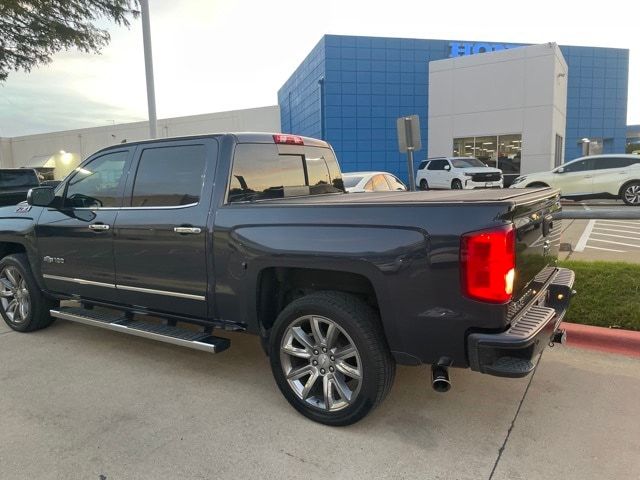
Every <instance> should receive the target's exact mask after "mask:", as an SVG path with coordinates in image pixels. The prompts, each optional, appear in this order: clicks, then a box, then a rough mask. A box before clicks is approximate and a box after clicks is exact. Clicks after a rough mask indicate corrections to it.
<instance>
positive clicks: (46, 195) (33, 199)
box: [27, 187, 56, 207]
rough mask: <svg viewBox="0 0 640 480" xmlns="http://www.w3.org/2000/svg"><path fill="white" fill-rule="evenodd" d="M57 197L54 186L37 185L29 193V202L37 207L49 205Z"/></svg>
mask: <svg viewBox="0 0 640 480" xmlns="http://www.w3.org/2000/svg"><path fill="white" fill-rule="evenodd" d="M55 197H56V195H55V189H54V188H53V187H35V188H32V189H30V190H29V192H28V193H27V203H28V204H29V205H33V206H36V207H48V206H49V205H51V203H52V202H53V199H54V198H55Z"/></svg>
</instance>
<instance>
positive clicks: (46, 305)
mask: <svg viewBox="0 0 640 480" xmlns="http://www.w3.org/2000/svg"><path fill="white" fill-rule="evenodd" d="M7 271H9V272H14V274H15V272H16V271H17V273H18V274H19V276H20V277H21V278H22V279H24V284H23V285H24V287H25V288H23V289H22V290H25V289H26V290H27V292H28V295H27V294H24V293H23V292H22V291H21V292H20V293H19V295H22V298H24V297H27V301H28V302H29V308H28V311H27V313H26V315H25V318H24V319H23V318H21V317H20V315H21V313H20V312H19V311H18V309H15V310H14V312H13V313H8V312H7V308H6V307H8V305H9V304H10V303H11V299H15V298H16V296H15V295H16V294H15V293H14V295H13V296H12V297H10V298H7V297H5V296H4V295H3V297H2V298H0V300H1V301H0V315H2V318H3V319H4V321H5V322H6V324H7V325H9V327H11V328H12V329H13V330H16V331H18V332H33V331H35V330H40V329H41V328H46V327H48V326H49V325H51V324H52V323H53V321H54V320H55V319H54V318H52V317H51V316H50V315H49V310H51V309H52V308H55V307H56V306H57V305H58V302H56V301H55V300H51V299H49V298H47V297H45V296H44V295H43V294H42V291H41V290H40V287H38V284H37V283H36V281H35V279H34V278H33V274H32V273H31V268H30V267H29V261H28V259H27V256H26V255H25V254H24V253H16V254H13V255H9V256H7V257H4V258H3V259H2V260H0V280H2V281H3V284H2V285H0V290H2V291H4V292H7V293H8V292H9V291H12V290H11V288H10V287H9V284H7V283H6V280H8V277H7V273H6V272H7ZM19 283H20V284H21V285H22V282H21V281H20V282H19ZM18 308H19V307H18ZM11 316H13V318H11Z"/></svg>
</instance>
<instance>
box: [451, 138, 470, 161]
mask: <svg viewBox="0 0 640 480" xmlns="http://www.w3.org/2000/svg"><path fill="white" fill-rule="evenodd" d="M473 142H474V138H473V137H467V138H456V139H454V140H453V156H454V157H473V156H474V150H473V147H474V143H473Z"/></svg>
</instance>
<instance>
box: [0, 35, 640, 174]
mask: <svg viewBox="0 0 640 480" xmlns="http://www.w3.org/2000/svg"><path fill="white" fill-rule="evenodd" d="M628 67H629V51H628V50H627V49H615V48H598V47H579V46H558V45H556V44H554V43H548V44H542V45H519V44H507V43H497V42H467V41H460V40H423V39H403V38H374V37H354V36H337V35H325V36H324V37H322V38H321V40H320V41H319V42H318V44H317V45H316V46H315V47H314V48H313V50H312V51H311V52H310V53H309V54H308V56H307V57H306V58H305V59H304V60H303V61H302V63H301V64H300V66H299V67H298V68H297V69H296V70H295V71H294V72H293V73H292V74H291V76H290V78H289V79H288V80H287V81H286V82H285V84H284V85H283V86H282V87H281V88H280V90H279V91H278V105H272V106H267V107H258V108H250V109H245V110H236V111H229V112H217V113H208V114H204V115H194V116H189V117H180V118H171V119H164V120H160V121H159V122H158V136H160V137H170V136H178V135H194V134H203V133H211V132H220V131H282V132H287V133H294V134H300V135H307V136H311V137H317V138H322V139H325V140H327V141H329V142H330V143H331V144H332V145H333V147H334V149H335V150H336V153H337V156H338V159H339V161H340V164H341V166H342V169H343V171H346V172H350V171H363V170H384V171H389V172H391V173H394V174H396V175H398V176H399V177H400V178H402V179H404V180H406V179H407V173H406V172H407V166H406V156H405V155H404V154H401V153H399V152H398V141H397V133H396V121H397V119H398V117H401V116H405V115H413V114H417V115H418V116H419V118H420V123H421V136H422V148H421V150H420V151H419V152H417V153H416V155H415V162H416V165H417V164H418V163H419V162H420V161H421V160H423V159H424V158H426V157H433V156H443V155H460V156H462V155H464V156H468V155H473V156H476V157H478V158H480V159H481V160H483V161H484V162H485V163H487V164H488V165H495V166H497V167H499V168H501V169H502V170H503V172H504V173H505V179H506V180H508V177H511V178H514V177H515V176H517V175H518V174H526V173H531V172H535V171H542V170H549V169H551V168H553V167H554V166H555V165H558V164H560V163H562V162H564V161H568V160H572V159H574V158H576V157H579V156H581V155H584V154H597V153H623V152H625V150H626V151H628V152H630V153H631V152H634V153H635V152H640V127H639V126H637V125H634V126H629V127H627V125H626V117H627V90H628V69H629V68H628ZM148 131H149V129H148V122H136V123H129V124H118V125H108V126H103V127H95V128H85V129H79V130H72V131H63V132H51V133H44V134H38V135H28V136H21V137H13V138H0V166H1V167H4V168H6V167H27V168H36V169H38V170H39V171H40V173H41V174H42V175H43V177H44V178H48V179H50V178H55V179H60V178H63V177H64V176H65V175H66V174H67V173H68V172H70V171H71V170H72V169H74V168H75V167H76V166H77V165H78V163H79V162H80V161H82V160H83V159H85V158H86V157H87V156H88V155H90V154H91V153H92V152H94V151H96V150H98V149H100V148H103V147H106V146H109V145H114V144H118V143H124V142H131V141H135V140H141V139H144V138H146V137H147V136H148Z"/></svg>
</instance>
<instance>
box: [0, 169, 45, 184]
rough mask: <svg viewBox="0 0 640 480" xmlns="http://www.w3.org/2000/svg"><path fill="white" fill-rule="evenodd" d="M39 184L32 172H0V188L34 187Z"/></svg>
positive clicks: (34, 173)
mask: <svg viewBox="0 0 640 480" xmlns="http://www.w3.org/2000/svg"><path fill="white" fill-rule="evenodd" d="M39 184H40V182H38V177H37V176H36V172H34V171H33V170H0V188H20V187H36V186H38V185H39Z"/></svg>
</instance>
